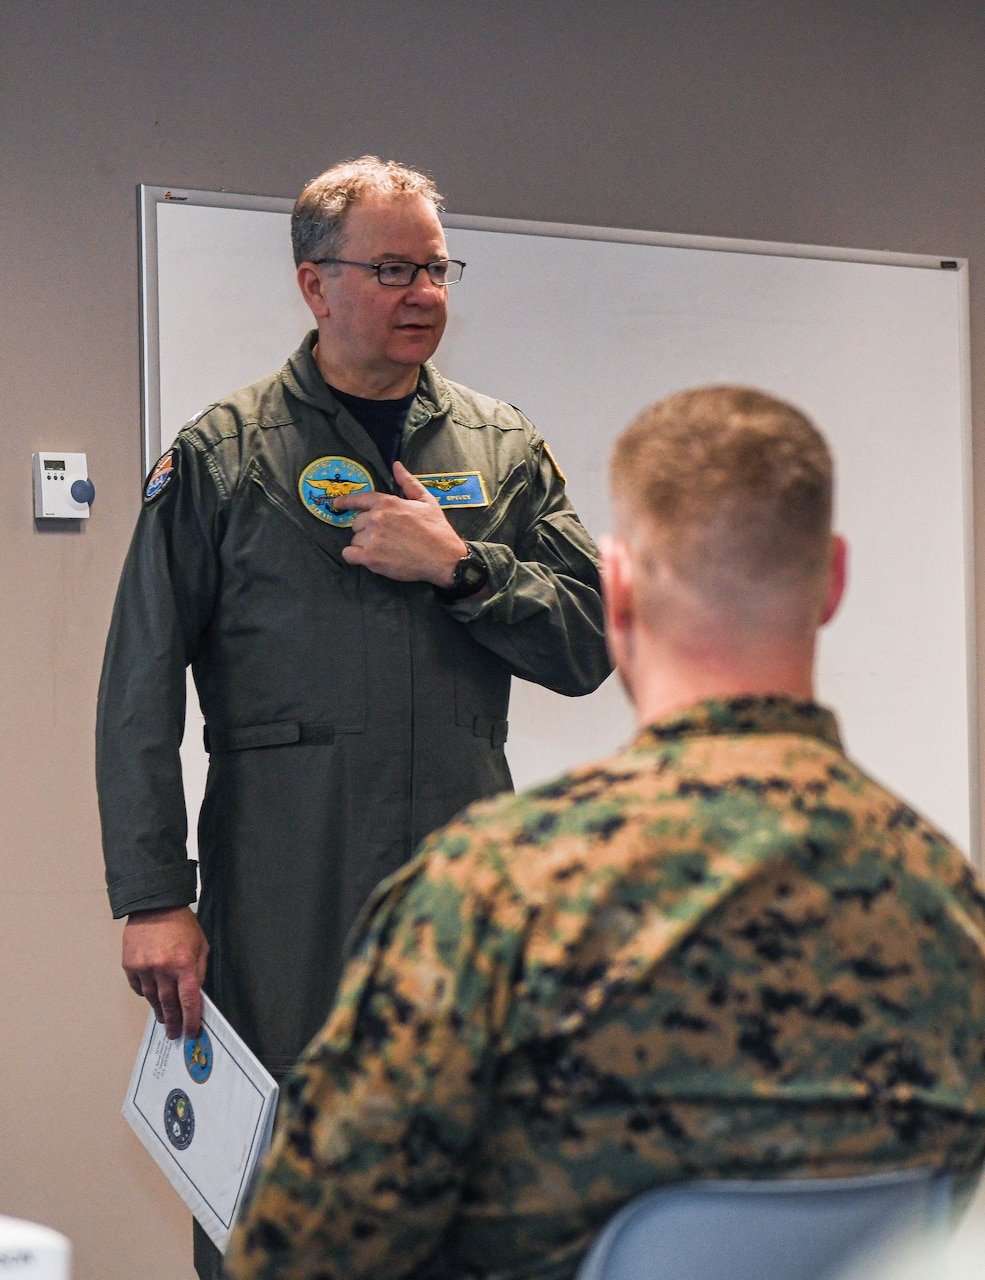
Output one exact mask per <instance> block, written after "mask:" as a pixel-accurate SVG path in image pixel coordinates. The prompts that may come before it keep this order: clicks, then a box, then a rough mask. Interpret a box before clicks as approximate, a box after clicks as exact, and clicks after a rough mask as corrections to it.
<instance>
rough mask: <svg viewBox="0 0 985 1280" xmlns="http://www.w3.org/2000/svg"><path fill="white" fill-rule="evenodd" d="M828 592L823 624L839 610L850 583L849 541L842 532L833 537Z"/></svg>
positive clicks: (822, 618) (822, 616)
mask: <svg viewBox="0 0 985 1280" xmlns="http://www.w3.org/2000/svg"><path fill="white" fill-rule="evenodd" d="M828 575H829V576H828V594H827V596H826V597H825V601H824V612H823V613H822V614H821V626H822V627H823V626H824V624H825V623H826V622H830V621H831V619H832V618H833V617H834V616H835V614H836V613H837V612H838V606H839V605H840V604H841V598H842V596H843V595H844V594H845V587H846V586H847V584H848V543H847V542H846V541H845V539H844V538H843V537H842V536H841V534H840V533H836V534H834V536H833V537H832V539H831V565H830V568H829V570H828Z"/></svg>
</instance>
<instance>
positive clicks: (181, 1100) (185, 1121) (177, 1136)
mask: <svg viewBox="0 0 985 1280" xmlns="http://www.w3.org/2000/svg"><path fill="white" fill-rule="evenodd" d="M164 1132H165V1133H166V1134H167V1135H168V1142H170V1143H171V1145H172V1147H177V1148H178V1150H179V1151H184V1150H185V1149H186V1148H187V1147H190V1146H191V1142H192V1138H194V1136H195V1112H194V1111H193V1110H192V1104H191V1100H190V1099H189V1097H188V1094H187V1093H185V1091H184V1089H172V1090H171V1092H170V1093H169V1094H168V1098H167V1102H165V1104H164Z"/></svg>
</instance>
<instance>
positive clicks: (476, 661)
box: [97, 335, 609, 1077]
mask: <svg viewBox="0 0 985 1280" xmlns="http://www.w3.org/2000/svg"><path fill="white" fill-rule="evenodd" d="M313 340H314V335H309V337H308V338H307V339H306V341H305V343H304V344H303V345H302V346H301V348H300V349H299V350H298V351H297V352H295V354H294V355H293V356H292V357H291V358H290V360H289V361H288V362H287V364H286V366H285V367H284V368H283V369H282V370H281V371H280V373H278V374H276V375H274V376H272V377H270V378H267V379H265V380H263V381H261V382H258V383H256V384H255V385H253V386H251V387H248V388H246V389H245V390H243V391H240V392H238V393H236V394H235V395H234V396H232V397H231V398H230V399H229V400H227V401H225V402H223V403H222V404H219V405H215V406H213V407H212V408H210V409H209V410H208V411H207V412H206V413H204V414H203V415H202V416H201V417H199V418H198V419H196V420H194V421H193V422H192V423H191V424H190V425H189V426H188V427H186V428H185V429H184V430H183V431H182V432H181V433H180V435H179V436H178V439H177V441H176V444H175V446H174V448H173V450H172V451H171V454H170V456H168V455H166V459H167V462H166V464H165V467H164V469H163V471H162V472H161V475H160V476H159V478H158V479H157V480H153V479H152V482H149V485H148V488H147V489H145V498H144V507H143V510H142V512H141V515H140V518H139V520H138V523H137V528H136V532H135V534H134V538H133V543H132V545H131V548H130V552H129V556H128V558H127V561H126V565H125V567H124V570H123V577H122V581H121V583H120V589H119V594H118V596H117V601H116V606H115V611H114V614H113V621H112V626H111V629H110V634H109V639H108V642H107V649H106V658H105V663H104V667H103V675H102V681H101V685H100V693H99V711H98V723H97V777H98V786H99V802H100V814H101V818H102V825H103V843H104V850H105V857H106V875H107V884H108V887H109V896H110V901H111V905H112V908H113V912H114V915H116V916H123V915H125V914H127V913H129V912H131V911H136V910H139V909H146V908H159V907H171V906H177V905H181V904H184V903H189V902H192V901H193V900H194V898H195V864H194V863H193V862H191V861H190V860H189V859H188V858H187V855H186V850H185V835H186V824H185V810H184V801H183V793H182V786H181V774H180V764H179V754H178V748H179V743H180V741H181V737H182V732H183V725H184V714H185V667H186V665H187V664H188V663H191V666H192V670H193V673H194V678H195V683H196V686H197V689H198V694H199V698H200V701H201V705H202V709H203V712H204V715H205V720H206V735H207V745H208V747H209V750H210V762H209V775H208V783H207V787H206V793H205V800H204V803H203V807H202V813H201V817H200V820H199V856H200V863H201V882H202V883H201V899H200V904H199V919H200V921H201V923H202V926H203V928H204V930H205V933H206V936H207V937H208V939H209V943H210V946H211V953H210V957H209V971H208V978H207V981H206V990H207V991H208V992H209V994H210V995H211V996H212V997H213V998H214V999H215V1001H216V1003H217V1004H218V1006H219V1007H220V1008H221V1009H222V1011H223V1012H224V1013H225V1014H226V1016H227V1017H228V1018H229V1019H230V1021H231V1022H232V1023H233V1025H234V1026H235V1027H236V1028H237V1029H238V1030H239V1031H240V1033H241V1034H242V1035H243V1036H244V1037H245V1039H246V1040H247V1042H248V1043H249V1044H250V1045H251V1046H252V1048H253V1049H254V1050H255V1051H256V1052H257V1053H258V1055H259V1056H260V1058H261V1059H262V1060H263V1062H264V1063H265V1064H266V1065H267V1067H268V1068H269V1069H270V1070H271V1071H272V1072H273V1073H274V1075H275V1076H278V1077H280V1076H282V1075H283V1074H284V1072H285V1071H286V1070H287V1069H288V1068H289V1067H290V1066H291V1064H292V1063H293V1062H294V1060H295V1059H296V1057H297V1056H298V1054H299V1053H300V1052H301V1050H302V1049H303V1048H304V1046H305V1045H306V1044H307V1042H308V1040H309V1039H310V1038H311V1036H312V1035H313V1034H314V1033H315V1031H316V1030H317V1029H318V1028H319V1026H320V1025H321V1024H322V1022H323V1021H324V1018H325V1015H326V1013H327V1011H328V1008H329V1004H330V1001H331V997H332V994H333V992H334V989H335V985H336V981H337V978H338V973H339V967H340V958H341V952H342V946H343V942H344V938H345V935H346V932H347V930H348V928H349V926H350V924H351V923H352V921H353V919H354V918H355V916H356V914H357V913H358V911H359V909H360V907H361V906H362V904H363V902H364V900H365V899H366V897H367V896H368V894H369V893H370V891H371V890H372V888H373V887H374V886H375V885H376V884H377V882H378V881H380V880H381V879H382V878H383V877H384V876H386V875H388V874H389V873H390V872H392V871H393V870H394V869H395V868H397V867H398V866H399V865H400V864H402V863H403V862H404V861H405V860H406V859H407V858H408V857H409V856H410V855H411V853H412V852H413V851H414V848H415V847H416V846H417V844H418V843H419V842H420V841H421V840H422V839H423V837H424V836H425V835H427V834H428V832H430V831H431V830H432V829H434V828H435V827H437V826H439V825H441V824H442V823H444V822H446V821H448V819H449V818H450V817H451V816H452V815H453V814H454V813H456V812H457V811H458V810H459V809H461V808H462V807H463V806H464V805H466V804H467V803H469V802H470V801H472V800H474V799H475V798H477V797H479V796H487V795H491V794H493V793H494V792H497V791H501V790H503V789H504V788H509V787H510V785H511V783H510V775H509V770H508V768H507V764H506V759H505V756H504V753H503V743H504V742H505V740H506V731H507V706H508V700H509V688H510V677H511V676H512V675H518V676H521V677H523V678H525V679H528V680H533V681H536V682H537V683H539V684H543V685H546V686H547V687H549V688H551V689H554V690H557V691H558V692H560V693H564V694H572V695H573V694H583V693H588V692H590V691H591V690H592V689H594V688H595V687H596V686H597V685H598V684H599V683H600V682H601V681H602V680H603V679H604V678H605V676H606V674H607V673H608V670H609V664H608V659H607V657H606V653H605V647H604V640H603V626H602V609H601V602H600V594H599V580H598V569H597V561H596V552H595V547H594V544H593V543H592V540H591V538H590V537H589V536H588V534H587V533H586V531H585V529H584V528H583V527H582V525H581V523H580V522H579V520H578V518H577V516H576V515H575V512H574V510H573V509H572V507H571V504H570V503H569V501H568V500H567V498H566V496H565V493H564V482H563V478H562V477H561V476H560V475H559V473H558V471H557V468H556V467H555V465H554V463H553V461H552V459H551V456H550V454H549V452H548V451H547V450H546V449H545V447H544V443H543V441H542V439H541V437H540V436H539V435H538V434H537V433H536V431H535V430H534V429H533V427H532V426H531V424H530V423H529V422H528V421H527V420H526V419H525V418H524V417H523V415H522V414H521V413H519V412H518V411H517V410H515V409H513V408H511V407H510V406H509V405H505V404H503V403H501V402H499V401H496V400H492V399H490V398H488V397H486V396H482V395H478V394H476V393H474V392H472V391H469V390H467V389H466V388H464V387H459V386H457V385H455V384H452V383H449V382H446V381H445V380H444V379H443V378H441V377H440V375H439V374H438V373H437V372H436V371H435V370H434V369H433V368H432V367H431V366H427V367H425V368H424V369H423V370H422V374H421V379H420V384H419V389H418V395H417V398H416V400H415V401H414V404H413V405H412V407H411V410H410V413H409V416H408V419H407V423H406V426H405V428H404V434H403V439H402V444H401V449H400V459H401V461H402V462H404V464H405V465H406V466H407V467H408V468H409V469H410V470H411V471H413V472H414V473H416V474H419V475H435V474H437V475H439V476H440V475H449V474H453V473H455V472H466V471H478V472H480V473H481V476H482V480H483V483H484V486H485V491H486V495H487V497H488V505H485V506H472V507H463V508H461V509H450V510H449V511H448V516H449V519H450V520H451V522H452V524H453V525H454V527H455V529H456V530H457V531H458V532H459V533H460V534H461V535H462V537H463V538H467V539H469V540H470V541H471V542H473V543H475V544H476V545H477V549H478V551H479V553H480V554H481V556H482V558H483V559H484V560H485V562H486V564H487V566H488V568H489V573H490V577H489V583H490V587H491V595H489V597H488V598H485V599H482V600H481V601H478V602H476V601H470V600H465V601H460V602H458V603H455V604H444V603H442V602H441V601H440V600H439V598H438V597H437V596H436V595H435V592H434V590H433V588H432V587H431V586H429V585H428V584H426V583H402V582H394V581H391V580H389V579H387V578H384V577H380V576H378V575H375V574H373V573H371V572H369V571H368V570H365V569H358V568H354V567H351V566H349V565H347V564H346V563H345V562H344V560H343V559H342V557H341V551H342V548H343V547H344V546H346V545H347V544H348V542H349V540H350V536H351V535H350V531H349V530H348V529H343V528H336V527H334V526H333V525H332V524H329V523H326V522H324V521H323V520H320V519H318V518H317V517H316V516H315V515H314V514H313V513H312V511H311V510H310V509H308V508H307V507H306V506H305V504H304V502H303V501H302V498H301V496H300V494H299V487H298V482H299V477H300V475H301V472H302V471H303V470H304V469H305V467H307V466H308V465H309V464H310V463H311V462H313V461H314V460H316V459H319V458H335V457H339V458H342V459H347V460H351V461H354V462H356V463H358V464H359V465H360V466H362V467H363V468H365V469H366V470H367V471H368V472H369V473H370V475H371V476H372V479H373V483H374V485H375V487H376V489H378V490H381V491H388V492H393V491H394V482H393V478H392V476H391V475H390V474H388V472H387V471H386V469H385V468H384V465H383V461H382V459H381V457H380V455H379V454H378V452H377V450H376V448H375V446H374V445H373V444H372V442H371V440H370V438H369V436H368V435H367V434H366V433H365V432H364V431H363V429H362V428H361V427H360V426H359V425H358V424H357V423H356V421H355V420H354V419H353V418H352V417H351V416H350V415H349V414H348V413H347V411H346V410H345V409H343V408H341V406H339V405H338V403H337V402H336V401H335V400H334V399H333V398H332V396H331V394H330V392H329V390H328V388H327V386H326V384H325V382H324V380H323V378H322V377H321V374H320V373H319V371H318V368H317V365H316V364H315V361H314V359H313V356H312V354H311V347H312V343H313ZM168 468H170V470H168Z"/></svg>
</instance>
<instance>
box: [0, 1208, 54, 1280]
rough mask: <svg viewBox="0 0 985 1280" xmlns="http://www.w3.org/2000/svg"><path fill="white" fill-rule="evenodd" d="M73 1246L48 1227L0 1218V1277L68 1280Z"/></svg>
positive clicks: (17, 1279) (15, 1219) (28, 1279)
mask: <svg viewBox="0 0 985 1280" xmlns="http://www.w3.org/2000/svg"><path fill="white" fill-rule="evenodd" d="M71 1260H72V1246H71V1245H70V1244H69V1242H68V1240H67V1239H66V1238H65V1236H63V1235H60V1234H59V1233H58V1232H57V1231H52V1229H51V1227H42V1226H39V1225H38V1224H37V1223H36V1222H24V1221H23V1219H21V1218H3V1217H0V1276H3V1277H5V1278H6V1277H7V1276H10V1277H11V1280H15V1278H16V1280H69V1264H70V1262H71Z"/></svg>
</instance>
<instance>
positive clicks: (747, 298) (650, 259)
mask: <svg viewBox="0 0 985 1280" xmlns="http://www.w3.org/2000/svg"><path fill="white" fill-rule="evenodd" d="M140 196H141V226H142V246H141V249H142V252H141V276H142V312H143V316H142V319H143V347H142V350H143V362H144V364H143V405H144V442H145V445H144V455H145V456H144V463H145V468H148V467H149V466H150V465H151V464H152V462H153V461H154V459H155V458H156V457H157V456H158V454H159V453H161V452H162V451H163V449H164V448H167V446H168V445H169V444H170V443H171V441H172V439H173V438H174V435H175V434H176V432H177V430H178V429H179V428H180V426H181V425H182V423H184V422H185V421H186V420H187V419H188V418H190V417H191V416H192V415H193V414H194V413H196V412H197V411H199V410H200V409H202V408H204V407H205V406H206V405H207V404H209V403H210V402H212V401H214V400H216V399H219V398H221V397H222V396H224V395H226V394H228V393H229V392H230V391H232V390H234V389H236V388H238V387H240V386H243V385H245V384H246V383H248V382H252V381H254V380H255V379H257V378H259V377H262V376H263V375H265V374H267V373H269V372H271V371H273V370H275V369H277V368H279V367H280V366H281V365H282V364H283V362H284V360H285V359H286V357H287V356H288V355H289V354H290V353H291V352H292V351H293V350H294V348H295V347H296V346H297V344H298V342H299V341H300V339H301V337H302V335H303V334H304V333H305V332H306V331H307V330H308V329H309V328H310V327H311V325H312V322H311V318H310V315H309V313H308V312H307V309H306V308H305V306H304V304H303V303H302V301H301V298H300V294H299V293H298V290H297V286H296V284H295V280H294V266H293V261H292V258H291V249H290V235H289V215H290V209H291V202H290V201H288V200H281V199H276V198H273V197H254V196H234V195H229V194H226V193H209V192H195V191H183V190H182V191H178V190H175V189H172V190H169V191H168V190H165V189H164V188H160V187H142V188H141V191H140ZM443 221H444V223H445V227H446V233H447V238H448V245H449V252H450V254H451V255H452V256H453V257H457V258H462V259H464V260H465V261H466V262H467V264H468V266H467V270H466V272H465V276H464V278H463V281H462V283H461V284H459V285H456V286H455V288H453V289H452V291H451V293H450V294H449V304H450V318H449V323H448V328H447V330H446V333H445V337H444V340H443V342H442V344H441V347H440V349H439V351H438V353H437V356H436V360H435V363H436V364H437V365H438V367H439V369H440V370H441V371H442V373H443V374H445V376H447V377H449V378H451V379H453V380H455V381H460V382H464V383H466V384H468V385H470V386H473V387H476V388H477V389H479V390H481V391H484V392H486V393H488V394H490V395H494V396H497V397H499V398H501V399H504V400H507V401H509V402H510V403H512V404H516V405H518V406H519V407H520V408H521V409H523V411H524V412H525V413H526V414H527V415H528V416H529V417H530V418H531V419H532V420H533V421H534V423H535V424H536V425H537V427H538V428H539V429H540V430H541V431H542V433H543V434H544V436H545V437H546V439H547V440H548V442H549V443H550V445H551V448H552V451H553V452H554V453H555V455H556V456H557V458H558V461H559V463H560V465H561V467H562V469H563V470H564V471H565V473H566V475H567V477H568V490H569V493H570V495H571V498H572V501H573V502H574V505H575V507H576V509H577V510H578V512H579V514H580V515H581V517H582V520H583V521H584V523H585V524H586V526H587V527H588V529H589V530H590V531H591V532H592V533H593V534H594V535H598V534H599V533H601V532H603V531H604V530H605V529H606V528H607V527H608V525H609V505H608V498H607V495H606V480H605V478H606V465H607V457H608V452H609V447H610V443H611V441H612V439H613V438H614V436H615V435H616V434H618V432H619V431H620V430H621V429H622V427H623V426H625V424H626V423H627V422H628V421H629V419H630V418H631V417H632V416H634V415H635V413H636V412H637V411H638V410H639V409H640V408H642V407H643V405H645V404H647V403H649V402H651V401H653V400H655V399H657V398H659V397H662V396H664V395H666V394H668V393H669V392H671V391H675V390H678V389H680V388H682V387H688V386H697V385H701V384H705V383H717V382H739V383H744V384H747V385H752V386H757V387H760V388H762V389H764V390H767V391H770V392H772V393H774V394H776V395H779V396H782V397H783V398H785V399H788V400H790V401H792V402H793V403H795V404H797V405H798V406H800V407H801V408H802V409H804V410H805V411H806V412H807V413H808V414H809V415H810V416H811V417H812V418H813V419H814V420H815V422H816V423H817V424H818V426H819V427H820V428H821V430H822V431H823V432H824V433H825V435H826V437H827V438H828V440H829V442H830V444H831V446H832V449H833V452H834V455H835V462H836V474H837V500H836V520H837V526H838V528H839V530H840V531H842V532H843V533H844V534H845V535H846V536H847V538H848V540H849V544H850V556H851V559H850V584H849V590H848V594H847V596H846V599H845V602H844V604H843V606H842V609H841V611H840V613H839V615H838V617H837V618H836V619H835V621H834V622H833V623H832V624H831V625H830V626H829V627H828V628H827V629H826V630H825V631H824V633H823V635H822V640H821V645H820V653H819V663H818V695H819V698H820V700H821V701H823V702H825V703H827V704H829V705H831V706H833V707H834V708H835V709H836V711H837V712H838V715H839V718H840V722H841V726H842V730H843V735H844V738H845V742H846V746H847V748H848V750H849V752H850V754H851V755H852V756H853V757H855V758H856V759H857V760H859V761H860V762H861V763H862V764H863V765H864V766H865V767H866V768H867V769H868V770H869V771H870V772H872V773H873V774H874V775H875V776H876V777H878V778H879V779H881V780H882V781H884V782H886V783H887V784H888V785H890V786H891V787H893V788H894V789H895V790H897V791H899V792H900V793H902V794H903V795H904V796H906V797H907V799H908V800H910V802H911V803H913V804H914V805H915V806H916V807H917V808H918V809H920V810H922V811H923V812H924V813H926V814H927V815H928V816H929V817H930V818H931V819H932V820H933V821H935V822H936V823H937V824H938V825H940V826H941V827H942V828H943V829H944V830H945V831H946V832H947V833H948V834H949V835H950V836H951V837H952V838H954V839H955V840H956V841H957V842H958V844H960V845H961V846H962V847H963V848H964V849H965V850H966V851H971V852H972V853H973V856H974V857H975V860H976V861H977V860H978V850H977V838H978V819H977V795H976V779H977V768H976V756H975V741H976V724H975V712H974V707H975V702H974V687H973V671H974V644H973V632H972V625H973V601H972V587H971V545H972V543H971V535H970V510H971V505H970V494H969V487H970V480H969V477H970V406H969V360H968V288H967V275H968V268H967V263H966V262H965V261H963V260H955V259H941V258H936V257H924V256H915V255H894V254H887V253H879V252H863V251H853V250H836V249H822V248H815V247H811V246H796V245H777V244H765V243H757V242H748V241H725V240H713V239H708V238H703V237H691V236H669V235H657V234H652V233H646V232H632V231H617V230H611V229H605V228H592V227H576V226H565V225H557V224H543V223H529V222H514V221H509V220H504V219H494V218H479V217H463V216H453V215H445V216H443ZM189 725H190V728H189V730H188V731H187V732H186V744H185V746H183V749H182V750H183V758H184V761H185V771H186V795H187V797H188V803H189V809H190V811H193V810H195V809H196V807H197V803H198V800H199V796H200V793H201V790H202V787H203V786H204V768H205V761H204V754H203V753H202V752H201V748H200V746H199V744H200V742H201V734H200V732H199V731H198V728H197V726H195V725H194V722H193V720H192V718H191V716H190V717H189ZM632 729H633V726H632V718H631V715H630V713H629V709H628V706H627V704H626V701H625V699H624V697H623V695H622V693H621V690H620V689H619V687H618V683H617V681H616V680H615V678H611V679H610V680H608V681H607V682H606V684H605V685H603V687H602V688H601V689H600V690H599V691H598V692H597V693H595V694H593V695H591V696H590V697H587V698H579V699H565V698H563V697H560V696H559V695H557V694H553V693H550V692H549V691H547V690H544V689H540V688H537V687H535V686H531V685H528V684H525V683H523V682H520V681H516V682H514V693H513V700H512V703H511V709H510V733H509V741H508V743H507V754H508V756H509V760H510V765H511V768H512V770H513V774H514V778H515V780H516V783H517V785H518V786H525V785H528V784H529V783H531V782H534V781H537V780H540V779H542V778H546V777H549V776H551V775H553V774H555V773H557V772H559V771H560V770H562V769H564V768H566V767H568V766H569V765H572V764H575V763H580V762H582V761H584V760H587V759H591V758H594V757H598V756H601V755H604V754H606V753H607V752H609V751H611V750H613V749H615V748H616V747H617V746H619V745H620V744H621V743H623V742H625V741H626V740H627V738H628V737H629V736H630V735H631V733H632Z"/></svg>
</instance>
